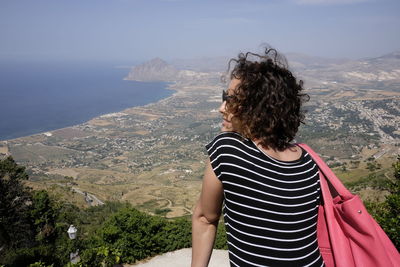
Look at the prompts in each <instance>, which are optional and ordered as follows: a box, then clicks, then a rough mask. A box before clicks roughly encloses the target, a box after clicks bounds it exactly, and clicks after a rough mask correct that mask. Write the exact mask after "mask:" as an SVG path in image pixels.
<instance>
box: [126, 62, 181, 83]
mask: <svg viewBox="0 0 400 267" xmlns="http://www.w3.org/2000/svg"><path fill="white" fill-rule="evenodd" d="M178 75H179V71H178V70H177V69H175V67H173V66H172V65H170V64H168V63H167V62H165V61H164V60H162V59H161V58H154V59H152V60H150V61H147V62H145V63H143V64H141V65H138V66H135V67H133V68H132V70H131V71H130V72H129V74H128V76H127V77H126V78H125V79H126V80H135V81H167V82H172V81H175V80H177V78H178Z"/></svg>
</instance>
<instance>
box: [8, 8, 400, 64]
mask: <svg viewBox="0 0 400 267" xmlns="http://www.w3.org/2000/svg"><path fill="white" fill-rule="evenodd" d="M264 42H266V43H269V44H271V45H272V46H274V47H275V48H277V49H278V50H280V51H282V52H300V53H306V54H309V55H315V56H324V57H348V58H361V57H373V56H380V55H383V54H385V53H388V52H393V51H396V50H397V51H398V50H400V1H399V0H226V1H222V0H220V1H219V0H197V1H196V0H0V60H1V59H19V60H21V59H30V60H31V59H42V60H100V61H125V62H129V61H142V60H147V59H150V58H153V57H156V56H158V57H161V58H164V59H167V60H168V59H173V58H193V57H203V56H206V57H207V56H234V55H236V54H237V53H238V52H240V51H247V50H255V49H257V48H258V47H259V45H260V44H261V43H264Z"/></svg>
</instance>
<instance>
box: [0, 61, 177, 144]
mask: <svg viewBox="0 0 400 267" xmlns="http://www.w3.org/2000/svg"><path fill="white" fill-rule="evenodd" d="M117 66H118V65H117V64H112V63H88V62H68V63H65V62H21V61H18V62H12V61H7V62H6V61H2V62H0V140H8V139H13V138H17V137H22V136H28V135H33V134H37V133H41V132H47V131H51V130H55V129H60V128H64V127H68V126H72V125H77V124H80V123H83V122H86V121H88V120H90V119H92V118H94V117H97V116H100V115H103V114H107V113H113V112H118V111H122V110H124V109H126V108H129V107H134V106H141V105H145V104H148V103H152V102H157V101H158V100H160V99H163V98H166V97H168V96H170V95H172V93H173V91H172V90H168V89H167V86H168V84H167V83H165V82H136V81H127V80H124V77H126V76H127V74H128V73H129V71H130V69H129V68H128V67H117Z"/></svg>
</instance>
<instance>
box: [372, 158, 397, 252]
mask: <svg viewBox="0 0 400 267" xmlns="http://www.w3.org/2000/svg"><path fill="white" fill-rule="evenodd" d="M393 169H394V180H393V181H389V184H388V186H387V190H388V191H389V193H390V194H389V195H388V196H386V199H385V201H384V202H383V203H366V204H367V207H368V208H369V210H370V212H371V214H372V215H373V216H374V218H375V219H376V220H377V221H378V222H379V224H380V226H381V227H382V228H383V230H384V231H385V232H386V234H387V235H388V236H389V238H390V239H391V240H392V241H393V243H394V245H395V246H396V247H397V249H399V248H400V156H398V157H397V161H396V162H395V163H394V164H393Z"/></svg>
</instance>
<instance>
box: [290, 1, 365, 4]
mask: <svg viewBox="0 0 400 267" xmlns="http://www.w3.org/2000/svg"><path fill="white" fill-rule="evenodd" d="M368 1H369V0H294V2H295V3H297V4H299V5H348V4H357V3H362V2H368Z"/></svg>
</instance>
